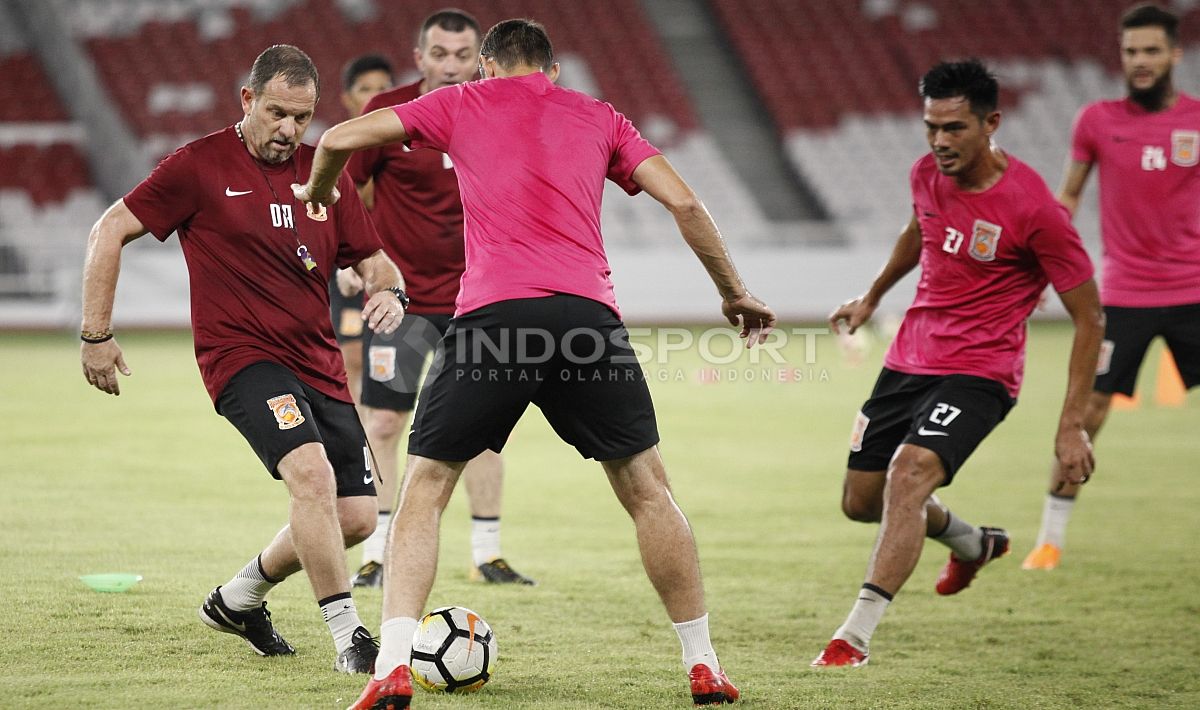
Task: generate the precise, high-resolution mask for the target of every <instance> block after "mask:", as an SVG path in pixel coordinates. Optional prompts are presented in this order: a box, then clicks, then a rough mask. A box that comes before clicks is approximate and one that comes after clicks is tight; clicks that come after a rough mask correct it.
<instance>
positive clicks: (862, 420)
mask: <svg viewBox="0 0 1200 710" xmlns="http://www.w3.org/2000/svg"><path fill="white" fill-rule="evenodd" d="M870 424H871V419H870V417H868V416H867V415H865V414H863V413H862V412H861V411H860V412H859V413H858V416H857V417H855V418H854V429H853V430H852V431H851V432H850V450H851V451H855V452H858V451H862V446H863V437H864V436H866V435H867V427H868V426H869V425H870Z"/></svg>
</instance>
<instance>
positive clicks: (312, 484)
mask: <svg viewBox="0 0 1200 710" xmlns="http://www.w3.org/2000/svg"><path fill="white" fill-rule="evenodd" d="M277 470H278V471H279V475H280V477H281V478H283V480H284V482H285V483H287V487H288V494H289V495H291V497H292V499H293V500H296V501H300V502H314V501H327V502H329V503H333V501H334V499H335V498H336V496H337V485H336V483H335V481H334V476H333V466H332V465H330V463H329V459H328V458H326V456H325V447H323V446H321V445H320V444H305V445H303V446H301V447H299V448H297V449H294V450H292V451H291V452H289V453H288V454H287V455H286V456H284V457H283V459H282V460H281V461H280V462H279V466H278V467H277Z"/></svg>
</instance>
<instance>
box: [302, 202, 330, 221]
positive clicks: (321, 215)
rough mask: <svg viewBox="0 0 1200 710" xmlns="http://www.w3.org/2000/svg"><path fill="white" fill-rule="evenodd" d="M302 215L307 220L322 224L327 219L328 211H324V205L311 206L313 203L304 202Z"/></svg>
mask: <svg viewBox="0 0 1200 710" xmlns="http://www.w3.org/2000/svg"><path fill="white" fill-rule="evenodd" d="M304 213H305V214H307V215H308V218H309V219H311V220H313V221H315V222H324V221H325V220H327V219H329V211H328V210H326V209H325V205H317V206H315V207H314V206H313V203H311V202H306V203H305V204H304Z"/></svg>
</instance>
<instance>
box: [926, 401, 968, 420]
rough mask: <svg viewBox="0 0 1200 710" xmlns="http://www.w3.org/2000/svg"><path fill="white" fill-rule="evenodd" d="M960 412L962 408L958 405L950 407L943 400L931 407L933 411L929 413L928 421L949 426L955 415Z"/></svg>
mask: <svg viewBox="0 0 1200 710" xmlns="http://www.w3.org/2000/svg"><path fill="white" fill-rule="evenodd" d="M960 414H962V410H961V409H959V408H958V407H951V406H950V405H949V404H946V403H945V402H938V404H937V406H936V407H934V408H933V412H932V413H931V414H930V415H929V421H931V422H933V423H934V424H941V425H942V426H950V422H952V421H954V419H955V417H957V416H958V415H960Z"/></svg>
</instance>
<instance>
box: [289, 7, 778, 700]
mask: <svg viewBox="0 0 1200 710" xmlns="http://www.w3.org/2000/svg"><path fill="white" fill-rule="evenodd" d="M480 63H481V65H482V73H483V76H484V77H485V78H484V80H483V81H474V82H467V83H465V84H459V85H458V86H451V87H445V88H442V89H439V90H437V91H432V92H430V93H428V94H425V95H424V96H421V97H419V98H417V99H415V100H413V101H410V102H408V103H406V104H401V105H399V106H395V107H391V108H386V109H380V110H378V111H374V112H372V113H369V114H367V115H365V116H363V117H361V118H358V119H355V120H353V121H349V122H347V123H344V124H341V125H339V126H334V127H333V128H331V129H329V130H328V131H327V132H326V133H325V135H324V136H322V138H321V143H320V145H319V146H318V148H317V160H316V162H315V163H314V164H313V172H312V175H311V176H310V178H309V183H308V184H307V185H304V186H297V191H296V195H297V197H298V198H299V199H302V200H304V201H305V202H309V203H315V204H324V203H325V202H326V201H328V200H331V199H333V198H332V196H331V195H330V192H329V191H330V188H331V187H332V185H333V183H334V181H335V180H336V178H337V176H338V174H339V173H340V171H341V167H342V165H344V164H345V161H346V160H347V159H348V158H349V155H350V153H351V151H354V150H359V149H363V148H368V147H371V146H375V145H383V144H386V143H391V142H404V141H408V142H410V144H411V146H412V147H414V148H416V147H421V146H427V147H431V148H434V149H436V150H439V151H442V152H445V153H448V154H449V155H450V158H451V160H452V161H453V163H454V166H455V170H456V172H457V173H458V180H459V185H460V187H461V194H462V202H463V211H464V214H465V225H466V227H465V237H466V244H467V246H466V260H467V268H466V271H465V272H464V274H463V278H462V286H461V289H460V290H459V294H458V300H457V303H456V312H455V317H454V321H453V323H452V324H451V325H450V329H449V330H448V331H447V333H446V335H445V337H443V338H442V340H441V342H440V343H439V344H438V354H437V356H436V359H435V361H440V368H439V369H438V370H437V371H436V372H434V373H433V374H432V375H430V376H429V377H428V378H427V379H426V382H425V385H424V387H423V388H422V390H421V397H420V400H419V402H418V406H417V411H416V414H415V416H414V417H413V429H412V431H411V432H410V434H409V446H408V451H409V460H408V467H407V471H406V473H405V478H404V484H403V488H402V490H401V494H400V505H399V508H398V510H397V512H396V516H395V517H394V518H393V520H392V529H391V534H390V536H389V538H388V561H387V564H386V565H385V570H386V574H385V578H384V609H383V619H384V622H383V625H382V627H381V639H382V644H381V647H380V655H379V659H378V660H377V662H376V665H375V674H374V677H373V678H372V680H371V682H370V683H369V684H368V685H367V688H366V689H365V690H364V691H363V694H362V696H360V698H359V699H358V701H357V702H356V703H355V704H354V706H353V707H355V708H388V707H390V708H402V707H407V706H408V704H409V702H410V700H411V698H412V683H411V678H410V676H409V668H408V663H409V658H410V655H411V650H412V639H413V632H414V631H415V630H416V628H417V623H418V622H417V619H418V618H419V617H420V616H421V614H422V612H423V609H424V606H425V603H426V601H427V600H428V596H429V592H430V589H431V587H432V585H433V580H434V577H435V575H436V554H435V553H433V554H431V552H432V551H436V550H437V546H438V521H439V518H440V514H441V511H442V510H443V509H444V508H445V506H446V503H447V502H448V501H449V498H450V493H451V492H452V491H453V488H454V484H455V482H456V480H457V478H458V476H459V475H460V473H461V472H462V469H463V467H464V466H465V464H466V462H467V461H469V460H471V459H473V458H474V457H475V456H477V455H478V454H479V453H480V452H482V451H484V450H485V449H491V450H493V451H496V452H499V451H500V450H501V449H502V448H503V447H504V443H505V441H506V440H507V438H508V435H509V433H510V432H511V431H512V429H513V427H514V426H515V424H516V422H517V420H518V419H519V418H520V417H521V415H522V413H523V412H524V411H525V409H526V408H527V407H528V406H529V404H530V403H533V404H536V405H537V406H538V407H539V408H540V409H541V410H542V413H543V414H544V415H545V416H546V418H547V420H549V422H550V424H551V426H552V427H553V428H554V430H555V432H556V433H557V434H558V435H559V436H560V437H561V438H562V439H563V440H564V441H567V442H568V443H570V444H572V445H574V446H575V448H576V449H577V450H578V451H579V452H580V454H581V455H583V456H584V457H585V458H592V459H596V460H597V461H600V462H601V464H602V466H603V469H604V471H605V473H606V475H607V477H608V481H609V484H610V485H611V487H612V488H613V491H614V492H615V493H616V495H617V498H618V499H619V500H620V502H621V503H622V505H623V506H624V507H625V509H626V511H627V512H628V513H629V515H630V517H631V518H632V519H633V522H634V527H635V529H636V533H637V540H638V546H639V548H640V551H641V557H642V563H643V566H644V567H645V569H646V573H647V575H648V576H649V578H650V580H651V582H652V584H653V586H654V588H655V590H656V591H657V592H658V594H659V597H660V598H661V599H662V602H663V605H664V606H665V607H666V611H667V615H668V617H669V618H670V619H671V621H672V622H674V628H675V631H676V633H677V634H678V636H679V640H680V644H681V647H682V650H683V658H684V668H685V670H686V672H687V673H688V676H689V683H690V685H691V692H692V699H693V701H694V702H695V703H697V704H716V703H727V702H733V701H735V700H736V699H737V698H738V696H739V693H738V690H737V688H735V687H734V686H733V684H732V683H730V682H729V679H728V678H727V677H726V675H725V672H724V671H723V669H722V668H721V665H720V663H719V661H718V659H717V655H716V652H715V651H714V650H713V647H712V641H711V639H710V636H709V631H708V628H709V627H708V613H707V611H706V605H705V600H704V586H703V582H702V581H701V578H700V566H699V560H698V556H697V553H696V546H695V541H694V538H693V536H692V532H691V528H690V526H689V525H688V522H687V519H686V518H685V517H684V516H683V513H682V512H681V511H680V510H679V508H678V506H677V505H676V504H675V501H674V498H673V496H672V493H671V487H670V485H669V483H668V481H667V474H666V469H665V467H664V465H663V462H662V459H661V457H660V456H659V453H658V446H657V444H658V441H659V437H658V428H657V422H656V419H655V414H654V406H653V403H652V402H651V399H650V392H649V388H648V387H647V384H646V381H645V374H644V373H643V372H642V370H641V366H640V365H639V363H638V362H637V357H636V354H635V353H634V352H633V349H632V347H631V346H630V344H629V338H628V332H627V331H626V329H625V327H624V325H623V324H622V322H621V320H620V311H619V309H618V308H617V305H616V299H615V296H614V293H613V285H612V281H611V280H610V279H609V271H610V269H609V265H608V260H607V257H606V256H605V253H604V243H603V237H602V235H601V233H600V228H599V227H600V199H601V194H602V190H603V185H604V180H605V179H606V178H607V179H610V180H613V181H614V182H616V183H617V184H618V185H620V186H621V187H622V188H623V189H625V190H626V191H627V192H629V193H631V194H634V193H637V192H639V191H641V190H644V191H645V192H646V193H648V194H649V195H650V196H651V197H654V198H655V199H656V200H658V201H659V202H660V203H662V204H663V205H664V206H665V207H666V208H667V209H668V210H669V211H670V212H671V213H672V215H673V216H674V217H675V220H676V223H677V225H678V227H679V231H680V233H681V235H682V236H683V238H684V239H685V241H686V242H687V243H688V245H689V246H691V248H692V249H693V251H694V252H695V253H696V255H697V257H699V259H700V261H701V263H702V264H703V266H704V267H705V269H706V270H707V271H708V274H709V276H710V277H711V278H712V280H713V282H714V284H715V285H716V287H717V291H718V293H719V294H720V297H721V312H722V313H723V314H724V315H725V317H726V318H727V319H728V320H729V321H730V322H731V323H734V324H737V325H740V326H741V328H742V336H743V337H745V338H747V340H748V343H755V342H761V340H762V339H763V338H765V337H766V333H767V331H769V330H770V329H771V328H772V327H773V326H774V324H775V315H774V313H773V312H772V311H771V309H769V308H768V307H766V306H765V305H764V304H763V303H762V302H761V301H759V300H758V299H756V298H754V297H753V296H752V295H751V294H750V293H749V291H748V290H747V289H746V286H745V284H744V283H743V282H742V280H741V277H740V276H739V275H738V273H737V270H736V269H735V268H734V266H733V263H732V261H731V260H730V258H729V254H728V252H727V251H726V249H725V244H724V240H723V239H722V237H721V234H720V232H719V231H717V228H716V225H715V224H714V223H713V221H712V218H711V217H710V216H709V214H708V211H707V210H706V209H705V208H704V205H703V203H702V202H700V200H699V198H698V197H696V195H695V193H693V192H692V190H691V188H689V187H688V185H687V184H686V183H685V182H684V181H683V180H682V179H681V178H680V177H679V175H678V173H676V172H675V170H674V168H672V167H671V165H670V163H669V162H667V160H666V159H665V158H663V157H662V155H661V154H659V152H658V151H657V150H656V149H655V148H654V147H653V146H651V145H650V144H649V143H648V142H647V141H645V140H644V139H643V138H642V137H641V135H640V134H639V133H638V131H637V130H636V129H635V128H634V126H633V124H632V123H631V122H630V121H629V120H628V119H626V118H625V117H624V116H622V115H621V114H619V113H617V112H616V110H614V109H613V107H612V106H610V105H608V104H604V103H601V102H599V101H596V100H595V99H593V98H591V97H589V96H587V95H585V94H582V93H579V92H575V91H570V90H568V89H563V88H560V87H557V86H556V85H555V84H554V81H555V79H556V78H557V77H558V72H559V65H558V64H557V63H556V62H555V61H554V52H553V48H552V46H551V43H550V38H549V37H548V36H547V35H546V32H545V29H544V28H542V26H541V25H539V24H537V23H536V22H533V21H530V20H506V21H504V22H501V23H499V24H497V25H495V26H494V27H492V29H491V30H489V31H488V33H487V35H486V36H485V37H484V39H483V43H482V46H481V49H480ZM529 333H535V334H537V335H538V336H539V337H534V338H526V337H523V336H522V334H529ZM577 341H580V342H577ZM583 343H587V346H586V347H584V346H583Z"/></svg>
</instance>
